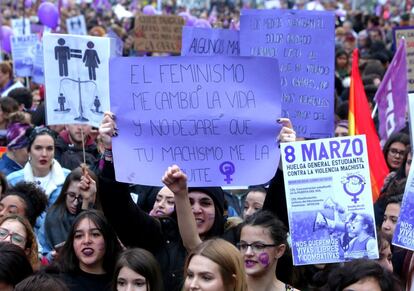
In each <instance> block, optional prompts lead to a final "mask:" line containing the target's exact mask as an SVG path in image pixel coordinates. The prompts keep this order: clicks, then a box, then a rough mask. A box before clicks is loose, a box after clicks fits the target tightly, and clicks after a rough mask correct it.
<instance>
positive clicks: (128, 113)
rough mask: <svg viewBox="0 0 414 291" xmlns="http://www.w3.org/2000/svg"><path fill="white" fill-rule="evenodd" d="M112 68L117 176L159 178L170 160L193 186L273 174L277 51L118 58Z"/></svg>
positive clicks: (144, 180) (246, 181)
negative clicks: (245, 55) (260, 54)
mask: <svg viewBox="0 0 414 291" xmlns="http://www.w3.org/2000/svg"><path fill="white" fill-rule="evenodd" d="M109 71H110V88H111V94H110V96H111V110H112V111H113V112H114V113H115V114H116V115H117V126H118V128H119V133H120V135H119V136H118V137H116V138H114V141H113V152H114V162H115V171H116V179H117V180H118V181H123V182H128V183H137V184H145V185H160V184H161V177H162V175H163V174H164V172H165V170H166V169H167V167H168V166H171V165H173V164H177V165H178V166H180V167H181V168H182V169H183V170H184V171H185V172H186V173H187V175H188V181H189V185H191V186H219V185H226V186H240V185H244V186H245V185H251V184H260V183H264V182H266V181H269V180H270V179H271V178H272V176H273V175H274V173H275V171H276V168H277V166H278V163H279V150H278V147H277V146H276V136H277V133H278V132H279V130H280V126H279V125H277V124H276V119H277V118H278V117H280V115H281V108H280V82H277V81H278V80H279V67H278V63H277V60H276V59H271V58H251V57H250V58H241V57H220V56H218V57H215V58H205V57H163V58H113V59H112V60H111V61H110V70H109ZM269 80H276V82H273V81H269ZM252 173H254V174H252Z"/></svg>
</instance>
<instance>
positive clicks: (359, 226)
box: [349, 215, 367, 236]
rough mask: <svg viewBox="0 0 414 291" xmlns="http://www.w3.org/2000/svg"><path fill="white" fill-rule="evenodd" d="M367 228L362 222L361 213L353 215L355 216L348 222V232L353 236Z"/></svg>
mask: <svg viewBox="0 0 414 291" xmlns="http://www.w3.org/2000/svg"><path fill="white" fill-rule="evenodd" d="M366 228H367V225H366V224H365V223H364V218H363V217H362V216H361V215H357V216H355V218H354V219H353V220H352V221H350V223H349V232H350V233H351V234H352V235H353V236H358V235H359V234H360V233H362V232H363V231H364V230H365V229H366Z"/></svg>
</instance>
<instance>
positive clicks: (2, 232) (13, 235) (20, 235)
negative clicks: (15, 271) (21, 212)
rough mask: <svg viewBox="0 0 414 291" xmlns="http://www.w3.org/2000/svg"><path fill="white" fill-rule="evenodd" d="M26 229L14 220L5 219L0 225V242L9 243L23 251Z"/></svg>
mask: <svg viewBox="0 0 414 291" xmlns="http://www.w3.org/2000/svg"><path fill="white" fill-rule="evenodd" d="M26 240H27V232H26V228H25V227H24V225H23V224H22V223H20V222H19V221H17V220H15V219H7V220H5V221H4V222H3V223H2V224H1V225H0V241H5V242H10V243H12V244H14V245H16V246H18V247H20V248H22V249H23V250H25V246H26Z"/></svg>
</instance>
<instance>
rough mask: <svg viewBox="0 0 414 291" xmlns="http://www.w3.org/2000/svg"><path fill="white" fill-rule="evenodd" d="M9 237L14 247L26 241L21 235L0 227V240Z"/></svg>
mask: <svg viewBox="0 0 414 291" xmlns="http://www.w3.org/2000/svg"><path fill="white" fill-rule="evenodd" d="M9 236H10V239H11V243H12V244H15V245H23V244H24V243H25V241H26V239H25V238H24V237H23V236H22V235H20V234H18V233H15V232H11V231H9V230H8V229H5V228H2V227H0V240H5V239H6V238H7V237H9Z"/></svg>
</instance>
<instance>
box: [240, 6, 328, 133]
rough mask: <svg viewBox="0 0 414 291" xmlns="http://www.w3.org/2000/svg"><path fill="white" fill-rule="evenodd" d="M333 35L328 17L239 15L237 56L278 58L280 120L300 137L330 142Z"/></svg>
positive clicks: (271, 12)
mask: <svg viewBox="0 0 414 291" xmlns="http://www.w3.org/2000/svg"><path fill="white" fill-rule="evenodd" d="M334 30H335V19H334V14H333V13H331V12H319V11H302V10H284V9H281V10H277V9H276V10H247V9H245V10H242V14H241V17H240V55H242V56H267V57H274V58H277V60H278V61H279V64H280V73H281V74H280V76H281V83H282V84H281V85H282V115H283V116H284V117H288V118H290V119H291V120H292V124H293V126H294V129H295V131H296V133H297V135H298V136H299V137H309V138H320V137H332V136H333V132H334V73H335V66H334V53H335V39H334V36H335V31H334Z"/></svg>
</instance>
